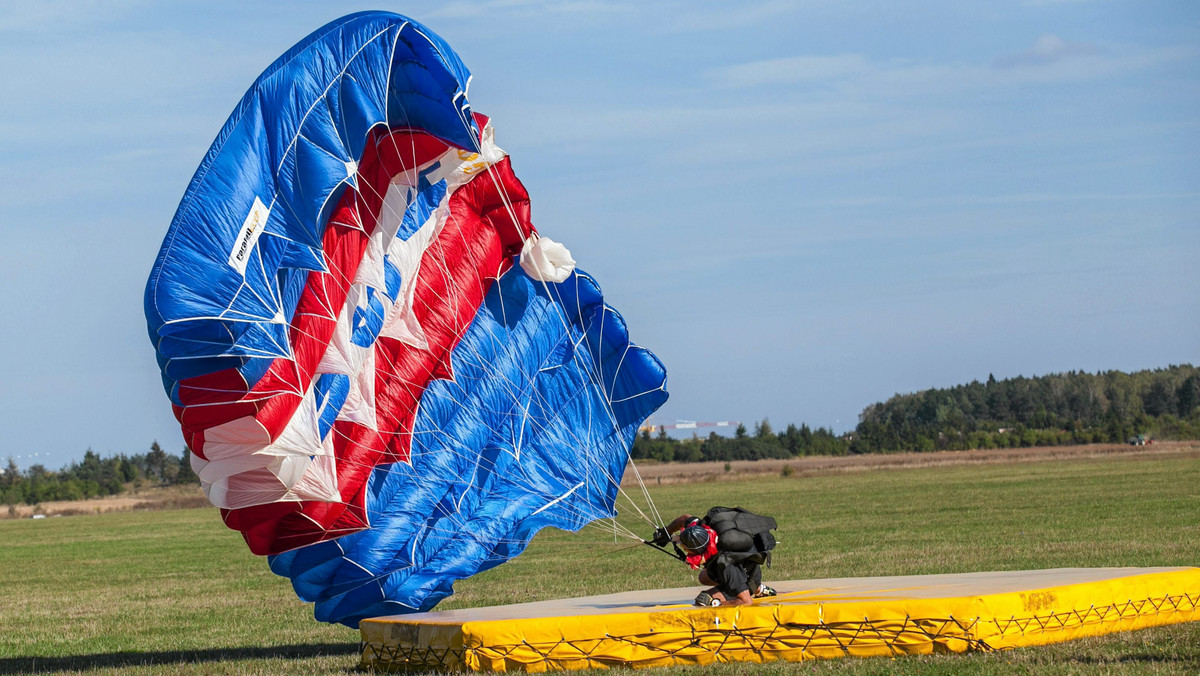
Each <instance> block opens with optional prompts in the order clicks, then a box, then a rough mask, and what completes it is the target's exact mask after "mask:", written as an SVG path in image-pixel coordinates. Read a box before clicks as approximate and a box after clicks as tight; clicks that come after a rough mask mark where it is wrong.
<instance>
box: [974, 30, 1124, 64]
mask: <svg viewBox="0 0 1200 676" xmlns="http://www.w3.org/2000/svg"><path fill="white" fill-rule="evenodd" d="M1099 53H1100V50H1099V49H1098V48H1097V47H1096V46H1094V45H1089V44H1087V43H1083V42H1068V41H1066V40H1064V39H1062V38H1060V37H1058V36H1057V35H1049V34H1047V35H1042V36H1041V37H1039V38H1038V39H1037V41H1036V42H1034V43H1033V46H1032V47H1030V48H1029V49H1026V50H1024V51H1022V52H1019V53H1017V54H1013V55H1010V56H1006V57H1003V58H1001V59H998V60H997V61H996V65H997V66H999V67H1001V68H1031V67H1037V66H1045V65H1048V64H1051V63H1055V62H1058V61H1065V60H1067V59H1077V58H1085V57H1089V56H1095V55H1097V54H1099Z"/></svg>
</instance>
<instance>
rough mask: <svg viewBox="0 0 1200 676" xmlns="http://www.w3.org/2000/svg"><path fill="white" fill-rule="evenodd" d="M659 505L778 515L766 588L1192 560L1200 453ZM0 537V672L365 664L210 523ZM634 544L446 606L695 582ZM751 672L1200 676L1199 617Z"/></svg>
mask: <svg viewBox="0 0 1200 676" xmlns="http://www.w3.org/2000/svg"><path fill="white" fill-rule="evenodd" d="M653 495H654V497H655V501H656V503H657V505H658V507H659V509H660V510H661V512H662V514H663V516H664V517H665V518H668V519H669V518H670V517H671V516H674V515H676V514H678V513H680V512H684V511H690V512H702V511H703V510H704V509H706V508H707V507H709V506H711V505H713V504H724V505H729V506H735V505H740V506H743V507H746V508H748V509H752V510H754V511H758V512H762V513H767V514H773V515H775V516H776V517H777V518H778V520H779V522H780V525H781V527H780V530H779V540H780V545H779V549H778V550H777V554H776V557H775V563H774V567H773V568H772V569H771V570H770V571H768V572H767V579H768V580H770V579H802V578H818V577H844V576H875V575H905V574H920V573H951V572H966V571H981V570H1015V569H1032V568H1055V567H1064V566H1170V565H1198V564H1200V518H1198V517H1200V461H1198V460H1197V459H1196V457H1195V454H1194V453H1189V454H1183V455H1175V456H1165V457H1153V458H1147V457H1141V458H1105V459H1088V460H1073V461H1063V462H1036V463H1014V464H997V465H983V466H949V467H937V466H930V467H924V468H915V469H902V470H876V471H869V472H862V473H857V474H844V475H828V476H819V477H815V478H798V477H795V476H793V477H788V478H783V477H772V478H768V479H759V480H751V481H742V482H710V483H703V484H691V485H673V486H656V487H654V488H653ZM629 525H630V526H631V527H633V528H635V530H638V531H639V532H641V531H647V532H648V527H646V526H644V525H638V524H637V523H636V522H633V521H630V522H629ZM0 543H3V545H4V546H3V547H0V589H2V590H3V594H2V595H0V674H12V673H26V672H53V673H122V674H126V673H128V674H143V673H145V674H165V673H170V674H175V673H197V674H200V673H203V674H211V673H228V674H242V673H262V674H273V673H289V674H308V673H312V674H340V673H346V672H347V671H351V670H353V669H354V667H355V666H356V664H357V642H358V633H357V632H356V631H354V630H350V629H347V628H345V627H340V626H336V627H335V626H328V625H323V624H320V623H317V622H316V621H314V620H313V619H312V616H311V610H310V608H309V607H308V606H307V605H306V604H303V603H301V602H300V601H298V600H297V599H296V598H295V596H294V594H293V593H292V590H291V587H290V584H289V583H288V581H287V580H285V579H283V578H279V577H276V576H274V575H272V574H271V573H270V572H269V571H268V570H267V567H266V562H265V560H263V559H260V558H258V557H255V556H253V555H251V554H250V553H249V551H248V550H247V549H246V547H245V545H244V544H243V543H242V541H241V538H240V536H239V535H238V534H237V533H235V532H233V531H229V530H227V529H226V528H225V527H224V526H223V525H222V524H221V521H220V519H219V516H218V513H217V510H215V509H193V510H179V511H166V512H129V513H119V514H104V515H95V516H75V517H62V518H50V519H42V520H20V521H2V522H0ZM622 546H625V544H624V541H622V542H621V543H619V544H617V545H614V544H613V540H612V535H611V533H609V534H607V535H606V534H605V533H604V532H602V531H601V530H599V529H585V530H584V531H583V532H582V533H580V534H568V533H561V532H557V531H548V532H544V533H542V534H541V535H539V536H538V538H537V539H536V540H535V541H534V543H533V544H532V545H531V547H530V549H529V551H528V552H527V553H526V554H524V555H522V556H521V557H519V558H518V559H516V560H514V561H512V562H510V563H508V564H506V565H504V566H501V567H499V568H496V569H494V570H491V571H488V572H486V573H483V574H481V575H478V576H476V577H474V578H471V579H469V580H465V581H462V582H460V583H459V584H458V585H457V593H456V594H455V596H453V597H451V598H450V599H448V600H447V601H446V602H444V603H443V605H442V606H441V607H442V608H454V607H469V606H475V605H491V604H498V603H514V602H523V601H531V600H540V599H548V598H557V597H562V596H579V595H587V594H603V593H608V592H616V591H625V590H628V589H638V588H648V589H652V588H658V587H681V586H688V585H690V584H693V579H694V578H693V577H692V575H691V573H690V572H689V571H688V570H687V569H686V568H685V567H683V566H682V565H680V564H678V563H676V562H674V561H672V560H670V559H668V558H667V557H665V556H662V555H661V554H656V553H654V552H652V551H650V550H649V549H647V548H637V549H633V550H626V551H620V550H619V547H622ZM746 669H747V667H746V665H724V666H713V667H705V668H689V669H686V670H684V669H666V670H659V671H657V672H651V673H679V674H685V673H686V674H689V675H692V674H709V673H711V674H730V675H731V674H736V673H744V671H745V670H746ZM754 669H755V673H762V674H776V673H788V674H792V673H810V672H815V673H839V674H846V673H848V674H869V673H922V674H924V673H935V674H936V673H945V674H951V673H955V674H957V673H973V674H1001V673H1039V674H1040V673H1060V674H1068V673H1113V672H1118V673H1198V672H1200V622H1193V623H1189V624H1184V625H1176V626H1172V627H1164V628H1158V629H1150V630H1144V631H1140V632H1132V633H1125V634H1116V635H1110V636H1107V637H1100V638H1095V639H1087V640H1082V641H1077V642H1072V643H1066V644H1059V645H1054V646H1047V647H1044V648H1029V649H1021V650H1014V651H1008V652H1004V653H995V654H973V655H937V656H929V657H912V658H901V659H896V660H889V659H864V660H857V659H853V660H852V659H846V660H831V661H825V662H818V663H813V662H809V663H803V664H776V665H764V666H761V667H755V668H754ZM608 673H611V672H608Z"/></svg>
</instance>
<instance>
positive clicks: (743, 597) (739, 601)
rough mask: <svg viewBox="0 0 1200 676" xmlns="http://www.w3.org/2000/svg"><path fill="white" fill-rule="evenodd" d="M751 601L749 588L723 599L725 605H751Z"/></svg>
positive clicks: (752, 600)
mask: <svg viewBox="0 0 1200 676" xmlns="http://www.w3.org/2000/svg"><path fill="white" fill-rule="evenodd" d="M753 603H754V597H753V596H752V595H751V594H750V590H749V589H747V590H746V591H744V592H742V593H741V594H738V595H737V596H735V597H733V598H731V599H726V600H725V605H727V606H748V605H752V604H753Z"/></svg>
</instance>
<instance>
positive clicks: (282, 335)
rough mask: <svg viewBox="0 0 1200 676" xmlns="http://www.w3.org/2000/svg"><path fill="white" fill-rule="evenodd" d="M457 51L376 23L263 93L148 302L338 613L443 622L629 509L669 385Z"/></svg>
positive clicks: (246, 510)
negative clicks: (428, 614)
mask: <svg viewBox="0 0 1200 676" xmlns="http://www.w3.org/2000/svg"><path fill="white" fill-rule="evenodd" d="M469 78H470V74H469V72H468V71H467V68H466V67H465V66H464V65H463V64H462V62H461V61H460V60H459V58H458V56H457V55H456V54H455V52H454V51H453V50H452V49H451V48H450V47H449V45H447V44H446V43H445V42H444V41H443V40H441V39H440V38H439V37H438V36H437V35H435V34H434V33H432V32H431V31H429V30H428V29H427V28H425V27H424V26H421V25H420V24H418V23H416V22H414V21H412V20H410V19H406V18H405V17H402V16H399V15H395V14H389V13H383V12H364V13H360V14H354V15H350V16H347V17H344V18H342V19H338V20H336V21H334V22H332V23H330V24H328V25H327V26H325V27H323V28H321V29H320V30H318V31H316V32H315V33H313V34H312V35H310V36H308V37H307V38H305V39H304V40H303V41H301V42H300V43H299V44H297V45H296V46H295V47H293V48H292V49H291V50H289V51H288V52H287V53H286V54H284V55H283V56H281V57H280V58H279V59H278V60H277V61H276V62H275V63H273V64H272V65H271V66H270V67H268V68H267V70H266V71H265V72H264V73H263V74H262V75H261V76H260V77H259V78H258V79H257V80H256V81H255V83H254V85H253V86H252V87H251V88H250V90H249V91H248V92H247V93H246V94H245V96H244V97H243V98H242V100H241V102H240V103H239V104H238V106H237V108H236V109H235V110H234V112H233V114H232V115H231V116H230V118H229V120H228V121H227V122H226V123H225V126H224V127H223V128H222V129H221V132H220V134H219V135H218V136H217V139H216V141H215V142H214V143H213V145H212V147H211V148H210V149H209V151H208V153H207V154H206V155H205V157H204V159H203V161H202V162H201V164H200V167H199V168H198V169H197V171H196V174H195V176H194V177H193V178H192V181H191V184H190V185H189V186H188V188H187V191H186V192H185V193H184V196H183V199H182V201H181V203H180V205H179V209H178V211H177V212H176V214H175V218H174V220H173V221H172V223H171V226H170V229H169V230H168V232H167V235H166V238H165V240H164V242H163V245H162V248H161V250H160V252H159V255H158V258H157V260H156V261H155V263H154V267H153V269H152V271H151V274H150V279H149V282H148V284H147V287H146V296H145V310H146V318H147V322H148V325H149V332H150V337H151V340H152V341H153V343H154V346H155V349H156V350H157V355H158V363H159V366H160V368H161V371H162V378H163V384H164V386H165V388H166V390H167V392H168V394H169V396H170V398H171V402H172V406H173V409H174V412H175V415H176V417H177V418H178V420H179V422H180V425H181V428H182V431H183V435H184V438H185V441H186V442H187V444H188V446H189V447H190V448H191V450H192V453H193V466H194V469H195V470H196V472H197V474H198V475H199V477H200V480H201V483H202V485H203V487H204V490H205V492H206V494H207V495H208V497H209V499H210V500H211V501H212V503H213V504H214V505H216V506H217V507H219V508H220V509H221V513H222V516H223V519H224V521H225V523H226V524H227V525H228V526H229V527H231V528H234V529H236V530H238V531H240V532H241V533H242V534H243V536H244V537H245V539H246V542H247V544H248V545H249V546H250V549H251V550H252V551H253V552H255V553H256V554H263V555H268V556H270V566H271V569H272V570H273V571H275V572H276V573H278V574H280V575H284V576H287V577H289V578H290V579H291V580H292V584H293V586H294V588H295V590H296V592H297V594H298V595H299V596H300V598H302V599H304V600H306V601H310V602H313V603H314V604H315V614H316V616H317V618H318V619H320V620H323V621H327V622H341V623H344V624H347V625H350V626H357V624H358V621H359V620H360V619H362V618H365V617H372V616H377V615H384V614H396V613H404V612H417V611H425V610H429V609H430V608H432V607H433V606H434V605H436V604H437V602H438V601H439V600H441V599H442V598H444V597H446V596H447V595H449V594H450V593H451V592H452V584H453V582H454V581H455V580H457V579H461V578H464V577H467V576H470V575H473V574H475V573H477V572H479V571H482V570H485V569H487V568H491V567H493V566H496V565H498V564H500V563H503V562H504V561H506V560H508V559H510V558H512V557H514V556H516V555H518V554H520V553H521V552H522V551H523V550H524V548H525V547H526V546H527V545H528V543H529V540H530V539H531V538H532V537H533V535H534V534H535V533H536V532H537V531H538V530H539V529H541V528H543V527H546V526H555V527H558V528H562V529H567V530H578V529H580V528H582V527H583V526H584V525H586V524H587V523H589V522H591V521H593V520H596V519H600V518H606V517H610V516H613V515H614V514H615V508H614V504H615V500H616V496H617V491H618V487H619V483H620V480H621V477H622V474H623V473H624V468H625V464H626V462H627V460H628V455H629V448H630V447H631V445H632V442H633V438H634V436H635V434H636V432H637V429H638V426H639V425H640V424H641V423H642V421H644V420H645V418H646V417H647V416H649V415H650V414H651V413H652V412H653V411H654V410H656V409H657V408H658V407H659V406H660V405H661V404H662V403H663V402H664V401H665V400H666V397H667V394H666V390H665V382H666V373H665V370H664V369H663V367H662V364H661V363H660V362H659V361H658V360H657V359H656V358H655V357H654V355H653V354H651V353H650V352H649V351H647V350H645V349H643V348H641V347H639V346H637V345H634V344H632V343H631V342H630V339H629V332H628V330H627V328H626V326H625V322H624V320H623V319H622V317H621V316H620V315H619V314H618V313H617V312H616V311H614V310H613V309H612V308H610V307H608V306H607V305H606V304H605V303H604V300H603V297H602V295H601V291H600V287H599V285H598V284H597V283H596V282H595V280H594V279H592V278H591V277H590V276H588V275H587V274H586V273H584V272H583V271H581V270H578V269H576V268H575V262H574V260H573V259H572V257H571V255H570V253H569V252H568V251H567V250H566V248H565V247H563V246H562V245H560V244H558V243H556V242H554V241H552V240H551V239H549V238H546V237H541V236H540V235H539V233H538V232H537V231H536V230H535V228H534V227H533V224H532V222H531V220H530V204H529V196H528V194H527V192H526V190H525V188H524V186H523V185H522V184H521V182H520V181H519V180H518V179H517V178H516V176H515V175H514V174H513V171H512V168H511V164H510V161H509V158H508V156H507V155H506V153H505V152H504V151H503V150H501V149H500V148H499V147H498V146H496V144H495V141H494V133H493V129H492V125H491V123H490V121H489V120H488V118H486V117H484V116H482V115H480V114H477V113H474V112H473V111H472V110H471V107H470V104H469V102H468V100H467V83H468V81H469Z"/></svg>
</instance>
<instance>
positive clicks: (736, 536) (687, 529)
mask: <svg viewBox="0 0 1200 676" xmlns="http://www.w3.org/2000/svg"><path fill="white" fill-rule="evenodd" d="M775 527H776V524H775V519H773V518H771V517H769V516H759V515H757V514H753V513H751V512H747V511H746V510H744V509H741V508H734V509H730V508H728V507H713V508H712V509H710V510H708V513H707V514H706V515H705V516H704V518H702V519H701V518H696V517H694V516H692V515H690V514H682V515H680V516H679V517H677V518H676V519H675V520H674V521H672V522H671V523H669V524H667V526H666V527H665V528H657V529H655V531H654V538H653V539H652V540H649V541H648V542H647V544H652V545H654V546H656V547H659V548H664V547H666V546H667V545H668V544H673V545H675V550H676V552H678V553H679V556H678V558H680V559H681V560H683V561H685V562H686V563H687V564H688V565H689V566H691V567H692V570H697V569H701V568H702V569H701V570H700V575H699V579H700V584H705V585H712V586H711V588H709V589H706V590H704V591H703V592H700V594H699V595H698V596H697V597H696V600H695V604H696V605H698V606H720V605H730V606H748V605H750V604H752V603H754V599H756V598H762V597H764V596H775V594H776V592H775V590H774V589H772V588H770V587H768V586H767V585H764V584H763V583H762V564H764V563H765V564H766V565H767V566H770V565H771V564H770V561H771V550H772V549H774V547H775V538H774V536H773V535H772V534H771V531H772V530H773V529H774V528H775ZM681 548H682V549H681Z"/></svg>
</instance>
